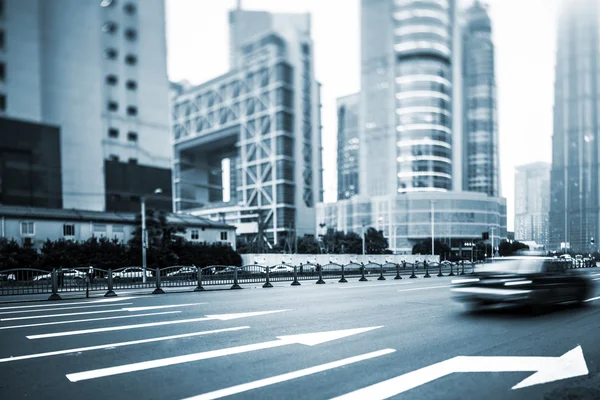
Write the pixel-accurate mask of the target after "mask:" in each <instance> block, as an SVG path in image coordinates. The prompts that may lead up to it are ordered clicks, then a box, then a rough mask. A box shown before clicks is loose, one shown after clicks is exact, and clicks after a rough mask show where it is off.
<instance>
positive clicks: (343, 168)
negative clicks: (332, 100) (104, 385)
mask: <svg viewBox="0 0 600 400" xmlns="http://www.w3.org/2000/svg"><path fill="white" fill-rule="evenodd" d="M359 104H360V94H358V93H356V94H351V95H348V96H344V97H340V98H339V99H337V117H338V128H337V130H338V134H337V170H338V187H337V192H338V195H337V199H338V200H345V199H349V198H351V197H353V196H355V195H357V194H359V193H360V192H359V184H358V183H359V179H358V170H359V157H360V156H359V142H360V137H359Z"/></svg>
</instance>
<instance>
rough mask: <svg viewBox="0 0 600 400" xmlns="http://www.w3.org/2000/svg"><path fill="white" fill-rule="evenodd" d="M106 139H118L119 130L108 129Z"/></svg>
mask: <svg viewBox="0 0 600 400" xmlns="http://www.w3.org/2000/svg"><path fill="white" fill-rule="evenodd" d="M108 137H111V138H118V137H119V130H118V129H116V128H109V129H108Z"/></svg>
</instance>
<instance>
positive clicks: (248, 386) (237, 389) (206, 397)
mask: <svg viewBox="0 0 600 400" xmlns="http://www.w3.org/2000/svg"><path fill="white" fill-rule="evenodd" d="M395 351H396V350H394V349H384V350H379V351H374V352H372V353H366V354H361V355H359V356H355V357H349V358H344V359H343V360H338V361H334V362H330V363H327V364H321V365H317V366H315V367H310V368H305V369H301V370H299V371H294V372H290V373H287V374H282V375H277V376H273V377H271V378H266V379H261V380H258V381H254V382H248V383H244V384H242V385H237V386H232V387H230V388H226V389H221V390H216V391H214V392H210V393H205V394H201V395H199V396H194V397H190V398H188V399H186V400H213V399H220V398H222V397H226V396H233V395H234V394H238V393H243V392H247V391H249V390H253V389H258V388H261V387H265V386H269V385H274V384H276V383H281V382H285V381H289V380H292V379H296V378H301V377H303V376H307V375H313V374H316V373H319V372H323V371H327V370H330V369H334V368H339V367H343V366H344V365H349V364H354V363H357V362H360V361H365V360H369V359H371V358H376V357H381V356H384V355H386V354H390V353H393V352H395Z"/></svg>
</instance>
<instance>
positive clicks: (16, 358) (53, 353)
mask: <svg viewBox="0 0 600 400" xmlns="http://www.w3.org/2000/svg"><path fill="white" fill-rule="evenodd" d="M249 328H250V327H249V326H238V327H235V328H225V329H216V330H212V331H201V332H193V333H184V334H182V335H172V336H162V337H157V338H151V339H142V340H132V341H130V342H120V343H109V344H101V345H98V346H90V347H79V348H76V349H66V350H57V351H49V352H47V353H36V354H27V355H24V356H14V357H7V358H0V363H6V362H11V361H20V360H29V359H32V358H42V357H50V356H58V355H61V354H70V353H81V352H84V351H91V350H102V349H108V348H113V347H123V346H132V345H135V344H143V343H152V342H160V341H164V340H172V339H182V338H188V337H194V336H203V335H211V334H213V333H222V332H234V331H239V330H242V329H249Z"/></svg>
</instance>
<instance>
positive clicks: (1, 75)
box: [0, 63, 6, 82]
mask: <svg viewBox="0 0 600 400" xmlns="http://www.w3.org/2000/svg"><path fill="white" fill-rule="evenodd" d="M5 80H6V64H4V63H0V81H3V82H4V81H5Z"/></svg>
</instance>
